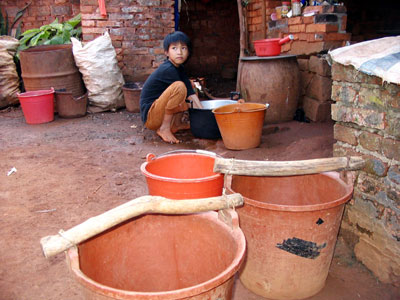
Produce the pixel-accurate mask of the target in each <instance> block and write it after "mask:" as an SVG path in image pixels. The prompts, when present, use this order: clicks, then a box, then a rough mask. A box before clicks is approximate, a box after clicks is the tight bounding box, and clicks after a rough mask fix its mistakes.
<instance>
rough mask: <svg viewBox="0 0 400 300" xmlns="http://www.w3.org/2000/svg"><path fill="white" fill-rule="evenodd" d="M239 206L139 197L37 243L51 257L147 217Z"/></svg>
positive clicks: (238, 200) (236, 197)
mask: <svg viewBox="0 0 400 300" xmlns="http://www.w3.org/2000/svg"><path fill="white" fill-rule="evenodd" d="M242 204H243V197H242V195H240V194H231V195H223V196H219V197H210V198H203V199H193V200H170V199H167V198H164V197H160V196H142V197H139V198H136V199H134V200H131V201H129V202H127V203H125V204H122V205H120V206H117V207H115V208H113V209H111V210H109V211H107V212H105V213H103V214H101V215H98V216H95V217H92V218H90V219H88V220H86V221H85V222H83V223H81V224H79V225H77V226H75V227H72V228H71V229H69V230H67V231H62V230H60V232H59V234H57V235H50V236H45V237H43V238H42V239H41V240H40V244H41V245H42V251H43V254H44V256H45V257H47V258H48V257H51V256H53V255H56V254H58V253H61V252H63V251H65V250H67V249H68V248H70V247H72V246H74V245H77V244H79V243H81V242H83V241H85V240H87V239H89V238H91V237H93V236H95V235H97V234H99V233H101V232H103V231H105V230H107V229H109V228H111V227H113V226H115V225H118V224H120V223H121V222H124V221H126V220H129V219H131V218H133V217H136V216H140V215H142V214H147V213H162V214H190V213H198V212H205V211H211V210H221V209H225V208H232V207H236V206H240V205H242Z"/></svg>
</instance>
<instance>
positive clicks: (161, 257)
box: [67, 210, 246, 300]
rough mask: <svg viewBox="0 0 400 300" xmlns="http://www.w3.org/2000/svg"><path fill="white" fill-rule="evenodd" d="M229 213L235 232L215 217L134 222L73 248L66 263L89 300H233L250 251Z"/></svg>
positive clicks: (149, 218)
mask: <svg viewBox="0 0 400 300" xmlns="http://www.w3.org/2000/svg"><path fill="white" fill-rule="evenodd" d="M226 212H227V211H226ZM229 212H230V214H231V217H232V220H231V221H232V227H231V226H230V225H227V224H226V223H225V222H223V221H221V220H220V219H219V218H218V213H216V212H207V213H201V214H191V215H176V216H167V215H145V216H142V217H139V218H135V219H132V220H131V221H129V222H126V223H123V224H122V225H119V226H117V227H115V228H113V229H112V230H109V231H107V232H104V233H102V234H100V235H98V236H96V237H94V238H92V239H90V240H88V241H86V242H83V243H81V244H80V245H78V248H76V247H75V248H70V249H69V250H68V252H67V262H68V265H69V267H70V269H71V270H72V273H73V274H74V276H75V278H76V279H77V280H78V281H79V282H80V283H81V284H82V286H83V287H84V293H85V295H86V297H87V299H92V300H94V299H96V300H105V299H137V300H139V299H140V300H144V299H149V300H150V299H151V300H157V299H158V300H161V299H169V300H171V299H193V300H229V299H231V296H232V287H233V283H234V275H235V273H236V272H237V270H238V269H239V267H240V264H241V262H242V260H243V257H244V254H245V247H246V246H245V244H246V242H245V238H244V234H243V232H242V231H241V230H240V228H239V225H238V218H237V214H236V213H235V212H234V211H231V210H229Z"/></svg>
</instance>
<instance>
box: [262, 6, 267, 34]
mask: <svg viewBox="0 0 400 300" xmlns="http://www.w3.org/2000/svg"><path fill="white" fill-rule="evenodd" d="M261 10H262V11H261V17H262V21H261V23H262V26H263V28H262V30H261V32H262V38H263V39H266V38H267V15H266V11H265V10H266V7H265V0H261Z"/></svg>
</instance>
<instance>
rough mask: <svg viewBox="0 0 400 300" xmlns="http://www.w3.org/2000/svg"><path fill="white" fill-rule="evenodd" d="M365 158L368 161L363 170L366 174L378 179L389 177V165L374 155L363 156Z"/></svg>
mask: <svg viewBox="0 0 400 300" xmlns="http://www.w3.org/2000/svg"><path fill="white" fill-rule="evenodd" d="M363 158H364V159H365V160H366V163H365V166H364V168H363V171H364V172H366V173H369V174H372V175H374V176H378V177H384V176H386V175H387V172H388V170H389V166H388V164H387V163H385V162H383V161H382V160H381V159H379V158H377V157H375V156H372V155H363Z"/></svg>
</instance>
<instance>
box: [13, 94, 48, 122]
mask: <svg viewBox="0 0 400 300" xmlns="http://www.w3.org/2000/svg"><path fill="white" fill-rule="evenodd" d="M17 96H18V99H19V102H20V103H21V107H22V112H23V113H24V117H25V121H26V123H28V124H41V123H47V122H51V121H53V120H54V89H53V88H51V89H50V90H39V91H30V92H25V93H18V94H17Z"/></svg>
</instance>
